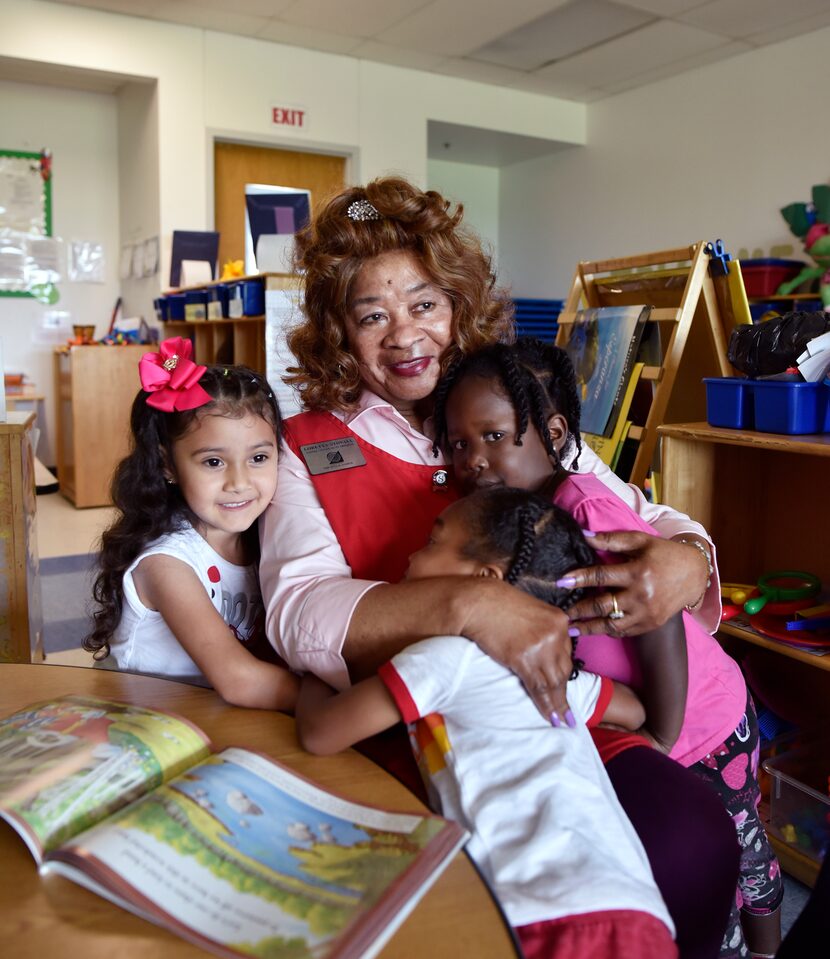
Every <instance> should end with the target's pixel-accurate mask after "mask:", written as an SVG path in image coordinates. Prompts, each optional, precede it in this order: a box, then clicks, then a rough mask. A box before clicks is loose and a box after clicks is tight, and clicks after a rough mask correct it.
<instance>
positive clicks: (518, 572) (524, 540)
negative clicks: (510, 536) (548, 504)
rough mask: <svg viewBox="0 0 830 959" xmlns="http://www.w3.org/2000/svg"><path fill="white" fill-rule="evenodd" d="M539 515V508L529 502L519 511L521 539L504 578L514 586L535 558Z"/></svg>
mask: <svg viewBox="0 0 830 959" xmlns="http://www.w3.org/2000/svg"><path fill="white" fill-rule="evenodd" d="M538 517H539V511H538V509H534V508H533V506H532V505H531V504H530V503H528V505H527V506H524V507H522V509H521V510H520V511H519V523H518V526H519V529H518V533H519V539H518V543H517V545H516V553H515V555H514V556H513V562H512V563H511V564H510V568H509V569H508V570H507V573H505V576H504V578H505V579H506V580H507V582H508V583H512V584H513V585H514V586H515V585H516V582H517V581H518V579H519V578H520V577H521V576H522V574H523V573H524V572H525V570H526V569H527V568H528V567H529V566H530V561H531V559H532V558H533V549H534V547H535V545H536V520H537V519H538Z"/></svg>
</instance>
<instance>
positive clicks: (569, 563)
mask: <svg viewBox="0 0 830 959" xmlns="http://www.w3.org/2000/svg"><path fill="white" fill-rule="evenodd" d="M461 503H462V509H463V510H464V517H465V520H466V521H467V525H468V531H469V533H470V536H469V538H468V540H467V542H466V543H465V545H464V547H463V549H462V552H463V553H464V555H465V556H467V557H469V558H470V559H474V560H476V561H477V562H482V563H494V564H496V565H498V566H500V567H501V568H502V569H503V570H504V574H505V575H504V578H505V580H506V581H507V582H508V583H512V584H513V585H514V586H517V587H518V588H519V589H521V590H523V591H524V592H526V593H530V594H531V595H532V596H535V597H537V599H541V600H543V601H544V602H546V603H549V604H550V605H551V606H558V607H559V609H568V608H569V607H570V606H572V605H573V604H574V603H575V602H577V601H578V600H579V599H581V598H582V596H583V595H584V593H585V590H584V589H580V588H577V589H572V590H567V589H562V588H560V587H558V586H557V585H556V581H557V580H558V579H559V578H560V577H562V576H564V575H565V573H568V572H570V570H572V569H577V568H579V567H582V566H594V565H596V563H597V562H598V560H597V554H596V553H595V552H594V550H593V548H592V547H591V546H589V544H588V543H587V541H586V540H585V537H584V536H583V534H582V530H581V529H580V527H579V524H578V523H577V522H576V520H575V519H574V518H573V517H572V516H571V514H570V513H568V512H567V511H566V510H563V509H561V508H560V507H559V506H555V505H554V504H553V503H551V501H550V500H549V499H547V498H546V497H544V496H540V495H538V494H537V493H531V492H530V491H529V490H522V489H513V488H511V487H509V486H498V487H490V488H487V489H480V490H476V491H475V492H474V493H472V494H470V496H467V497H466V498H465V499H463V500H461ZM575 649H576V642H574V650H575ZM582 665H583V664H582V663H581V662H580V661H579V660H577V659H575V660H574V672H573V674H572V676H571V678H572V679H573V678H574V676H576V673H577V672H578V671H579V669H580V668H581V666H582Z"/></svg>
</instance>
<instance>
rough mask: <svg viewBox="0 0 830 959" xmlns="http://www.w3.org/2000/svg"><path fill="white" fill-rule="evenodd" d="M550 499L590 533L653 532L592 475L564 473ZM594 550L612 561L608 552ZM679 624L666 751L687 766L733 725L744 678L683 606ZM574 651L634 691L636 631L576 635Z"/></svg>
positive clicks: (742, 701)
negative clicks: (675, 701) (673, 731)
mask: <svg viewBox="0 0 830 959" xmlns="http://www.w3.org/2000/svg"><path fill="white" fill-rule="evenodd" d="M553 501H554V503H556V505H557V506H561V507H562V509H564V510H567V511H568V512H569V513H570V514H571V515H572V516H573V517H574V518H575V519H576V521H577V522H578V523H579V525H580V526H581V527H582V528H583V529H589V530H592V531H593V532H595V533H604V532H610V531H611V530H621V529H631V530H642V531H643V532H645V533H652V534H654V535H656V532H655V529H654V528H653V527H652V526H649V524H648V523H647V522H645V521H644V520H643V518H642V517H641V516H637V514H636V513H634V512H633V511H632V510H630V509H629V508H628V506H626V504H625V503H623V502H622V501H621V500H620V499H619V498H618V497H617V496H615V495H614V494H612V493H611V492H610V491H609V489H608V487H607V486H605V485H604V484H603V483H601V482H600V481H599V479H597V477H596V476H591V475H587V476H581V475H571V476H569V477H568V478H567V479H566V480H565V481H564V482H562V483H561V484H560V485H559V486H558V487H557V489H556V492H555V493H554V494H553ZM600 556H601V558H602V559H603V560H608V559H610V561H611V562H614V557H613V554H610V553H604V554H603V553H601V554H600ZM683 625H684V627H685V630H686V649H687V654H688V675H689V685H688V691H687V694H686V712H685V714H684V717H683V726H682V728H681V730H680V735H679V736H678V738H677V742H676V743H675V744H674V747H673V748H672V750H671V752H670V753H669V755H670V756H671V758H672V759H676V760H677V761H678V762H679V763H681V764H682V765H684V766H690V765H691V764H692V763H695V762H697V761H698V760H699V759H702V758H703V757H704V756H705V755H706V754H707V753H709V752H711V750H712V749H714V748H715V747H716V746H719V745H720V744H721V743H722V742H723V741H724V740H725V739H726V737H727V736H728V735H729V734H730V733H731V732H732V731H733V730H734V729H735V727H736V726H737V725H738V723H739V721H740V719H741V716H742V715H743V713H744V710H745V709H746V684H745V683H744V678H743V674H742V673H741V670H740V667H739V666H738V664H737V663H736V662H735V660H734V659H732V658H731V656H728V655H727V654H726V653H725V652H724V651H723V649H721V647H720V644H719V643H718V641H717V640H716V639H714V637H712V636H710V635H709V633H707V632H705V631H704V630H703V629H702V628H701V627H700V626H699V625H698V624H697V623H696V622H695V621H694V619H692V617H691V616H690V615H689V613H687V612H684V613H683ZM577 655H578V656H579V658H580V659H582V660H583V661H584V662H585V668H586V669H587V670H589V671H590V672H592V673H597V674H598V675H600V676H607V677H609V678H610V679H615V680H618V681H619V682H622V683H626V685H628V686H631V687H632V689H634V690H635V691H637V690H638V689H641V688H642V681H641V675H640V668H639V658H638V653H637V638H636V637H631V638H629V637H625V638H623V639H619V638H617V637H616V636H605V635H603V636H582V637H581V638H580V640H579V645H578V646H577Z"/></svg>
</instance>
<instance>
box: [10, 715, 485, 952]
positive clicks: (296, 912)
mask: <svg viewBox="0 0 830 959" xmlns="http://www.w3.org/2000/svg"><path fill="white" fill-rule="evenodd" d="M125 716H126V717H127V719H126V720H125V718H124V717H125ZM170 723H173V724H175V723H179V724H180V725H181V729H178V728H177V727H176V726H175V725H169V724H170ZM56 725H58V726H61V727H62V729H60V730H59V729H56V728H54V727H55V726H56ZM125 725H126V726H128V727H130V729H129V732H126V731H125V730H124V729H122V727H123V726H125ZM133 727H136V728H135V729H133ZM157 727H158V728H157ZM148 728H149V729H150V733H149V734H148V733H147V732H146V730H147V729H148ZM159 729H162V730H163V731H164V732H166V733H168V734H169V735H168V737H165V736H164V735H161V736H160V738H161V739H162V740H163V742H164V743H165V744H168V745H169V753H168V754H167V755H164V754H163V750H164V748H165V746H161V747H160V749H161V751H162V755H161V756H158V755H156V753H155V751H154V749H155V745H156V743H155V738H159V737H156V734H157V733H158V731H159ZM63 730H71V732H64V731H63ZM114 730H115V731H116V732H113V731H114ZM178 734H180V735H178ZM32 736H34V737H35V740H34V745H33V746H32V744H27V737H28V738H31V737H32ZM43 736H46V739H43V738H42V737H43ZM55 736H58V737H59V738H58V739H54V737H55ZM124 736H129V737H132V740H137V741H138V742H137V743H136V742H133V741H132V740H131V741H130V743H129V746H128V747H127V748H122V746H121V745H120V739H121V738H123V737H124ZM174 739H176V740H177V742H174V741H173V740H174ZM113 742H116V744H117V745H118V751H117V752H116V751H114V750H112V749H111V746H112V744H113ZM148 743H149V744H151V745H152V746H153V747H154V748H149V745H148ZM207 743H208V741H207V738H206V737H205V736H204V735H203V734H201V733H200V732H199V731H198V730H196V729H195V727H192V726H190V724H189V723H187V721H186V720H179V719H177V718H176V717H174V716H172V715H169V714H165V713H162V712H159V711H154V710H142V709H141V708H140V707H133V706H126V705H124V704H118V703H110V702H107V701H104V700H96V699H94V698H91V697H89V698H88V697H64V698H63V699H61V700H56V701H54V702H53V703H50V704H41V705H39V706H35V707H31V708H30V709H27V710H22V711H21V712H19V713H16V714H15V715H14V716H12V717H10V718H9V719H8V720H5V721H4V722H3V723H2V724H0V765H2V769H3V773H4V774H5V773H6V768H7V763H6V759H10V760H15V761H16V762H17V763H18V765H16V766H15V767H14V772H13V775H10V776H9V777H8V780H9V783H10V785H9V786H8V788H7V787H5V786H4V787H3V789H2V791H0V815H2V816H3V817H4V818H5V819H7V821H8V822H9V823H10V824H11V825H12V826H13V827H14V828H15V829H16V830H17V831H18V832H19V833H20V834H21V835H22V836H23V837H24V839H26V841H27V843H28V844H29V847H30V849H31V850H32V852H33V854H34V855H35V858H36V859H38V860H39V861H41V862H42V865H41V871H42V872H43V873H50V872H54V873H58V874H60V875H62V876H65V877H66V878H69V879H71V880H72V881H74V882H76V883H78V884H80V885H83V886H85V887H86V888H88V889H91V890H92V891H94V892H96V893H98V894H99V895H102V896H104V897H106V898H108V899H110V900H112V901H113V902H115V903H116V904H118V905H120V906H122V907H123V908H125V909H128V910H130V911H132V912H134V913H136V914H137V915H139V916H142V917H143V918H145V919H148V920H150V921H152V922H155V923H157V924H158V925H161V926H164V927H165V928H167V929H169V930H171V931H173V932H175V933H177V934H178V935H180V936H182V937H183V938H186V939H188V940H190V941H192V942H195V943H196V944H197V945H200V946H202V947H204V948H207V949H210V950H212V951H213V952H215V953H217V954H218V955H222V956H252V957H269V959H280V957H285V959H334V957H338V959H341V957H342V959H346V957H355V959H357V957H367V956H370V955H374V954H375V952H376V951H377V950H379V949H380V948H381V946H382V945H383V943H384V942H386V940H387V939H388V937H389V936H390V935H391V934H392V932H393V931H394V930H395V929H396V928H397V926H398V925H399V924H400V923H401V922H402V921H403V919H404V918H405V917H406V915H407V914H408V912H409V911H410V910H411V909H412V907H413V906H414V905H415V903H416V902H417V901H418V900H419V899H420V898H421V896H422V895H423V894H424V892H425V891H426V890H427V889H428V888H429V886H430V885H431V884H432V883H433V882H434V881H435V879H436V878H437V877H438V876H439V875H440V873H441V872H442V871H443V869H444V868H445V866H446V865H447V864H448V863H449V862H450V861H451V859H452V857H453V856H454V854H455V853H456V852H457V850H458V849H459V848H460V847H461V845H462V844H463V842H464V841H465V839H466V834H465V833H464V831H463V830H462V829H461V828H460V827H459V826H457V825H456V824H454V823H450V822H448V821H447V820H444V819H442V818H441V817H438V816H434V815H432V814H429V813H426V814H424V815H413V814H398V813H393V812H388V811H385V810H382V809H377V808H374V807H371V806H365V805H362V804H359V803H354V802H351V801H348V800H345V799H342V798H340V797H338V796H336V795H334V794H332V793H330V792H328V791H326V790H323V789H321V788H320V787H318V786H316V785H314V784H313V783H311V782H309V781H308V780H306V779H304V778H303V777H301V776H298V775H297V774H295V773H293V772H292V771H291V770H289V769H287V768H285V767H283V766H281V765H280V764H279V763H276V762H274V761H273V760H270V759H268V758H267V757H265V756H262V755H260V754H258V753H253V752H250V751H247V750H244V749H238V748H234V747H231V748H228V749H225V750H223V751H222V752H221V753H218V754H216V755H209V754H207V749H208V745H207ZM30 746H31V748H32V749H33V750H34V751H33V752H31V750H30ZM102 746H103V747H106V748H104V749H103V750H102V748H101V747H102ZM17 747H22V748H19V749H18V748H17ZM194 747H195V749H194ZM4 750H5V751H4ZM188 756H189V757H190V758H189V759H188V758H187V757H188ZM194 756H195V761H194ZM27 757H28V758H27ZM125 757H128V758H126V759H125ZM119 761H120V765H117V763H119ZM110 763H112V764H111V765H109V764H110ZM26 769H28V771H29V772H28V773H27V772H26V771H25V770H26ZM171 769H175V772H174V773H170V772H169V770H171ZM93 794H95V795H96V796H97V795H99V794H100V798H101V801H100V802H98V803H97V804H96V803H92V802H91V796H92V795H93ZM56 824H57V825H56ZM70 826H71V828H72V830H73V832H72V834H71V837H70V838H68V839H66V840H65V841H63V842H62V843H60V844H58V840H57V839H56V838H55V837H56V836H58V835H62V834H63V830H64V829H65V828H69V827H70ZM42 835H45V836H48V837H49V849H48V850H46V851H45V852H44V851H42V849H41V847H40V845H39V843H40V838H41V836H42Z"/></svg>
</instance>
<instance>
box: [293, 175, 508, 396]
mask: <svg viewBox="0 0 830 959" xmlns="http://www.w3.org/2000/svg"><path fill="white" fill-rule="evenodd" d="M360 200H363V201H368V202H369V203H370V204H371V205H372V206H373V207H374V208H375V210H377V212H378V214H379V219H366V220H353V219H351V218H350V217H349V216H348V215H347V210H348V209H349V207H350V206H351V205H352V204H353V203H355V202H357V201H360ZM462 216H463V207H462V206H461V205H460V204H459V205H458V206H456V207H455V209H453V210H451V209H450V203H449V201H448V200H446V199H444V197H443V196H441V194H440V193H436V192H435V191H434V190H428V191H423V190H419V189H418V188H417V187H415V186H413V185H412V184H411V183H409V182H408V181H407V180H404V179H402V178H400V177H383V178H379V179H377V180H372V181H371V182H370V183H368V184H367V185H366V186H365V187H350V188H347V189H345V190H343V191H342V192H340V193H338V194H336V195H335V196H334V197H332V198H331V199H330V200H329V201H328V202H327V203H326V204H325V205H324V206H323V207H322V208H321V209H320V210H319V211H318V212H317V213H316V215H315V216H314V217H313V218H312V220H311V222H310V223H309V224H308V225H307V226H306V227H304V228H303V229H302V230H300V231H299V232H298V233H297V236H296V244H295V255H294V266H295V269H296V271H297V272H298V273H299V274H300V276H301V282H302V287H303V293H304V303H303V313H304V317H305V318H304V320H303V322H302V323H300V324H299V325H298V326H296V327H295V328H294V329H293V330H291V332H290V333H289V336H288V346H289V348H290V349H291V351H292V352H293V354H294V356H295V357H296V359H297V366H296V367H292V368H290V369H289V371H288V372H289V375H288V376H286V377H284V380H285V382H286V383H289V384H291V385H292V386H295V387H296V388H297V389H298V390H299V391H300V393H301V395H302V398H303V403H304V405H305V406H306V408H307V409H313V410H333V409H338V410H348V409H351V408H353V407H354V405H355V404H356V403H357V400H358V398H359V396H360V392H361V389H362V384H361V375H360V370H359V368H358V365H357V361H356V360H355V359H354V357H353V356H352V353H351V351H350V348H349V344H348V342H347V340H346V327H345V317H346V310H347V307H348V304H349V300H350V291H351V289H352V286H353V284H354V282H355V280H356V278H357V276H358V274H359V272H360V270H361V268H362V267H363V265H364V264H365V263H366V262H367V260H371V259H373V258H374V257H376V256H380V255H381V254H382V253H390V252H396V251H401V250H403V251H407V252H410V253H412V254H413V255H414V256H415V257H416V258H417V259H418V261H419V262H420V263H421V265H422V266H423V268H424V270H425V271H426V273H427V274H428V276H429V277H430V278H431V280H432V282H433V283H435V284H436V286H438V287H439V288H440V289H441V290H442V291H443V292H444V293H445V294H446V295H447V296H448V297H449V298H450V301H451V302H452V308H453V317H452V341H453V344H454V348H451V349H450V350H449V351H448V354H447V356H446V357H445V362H448V361H449V358H450V356H451V355H452V354H454V353H456V352H459V351H460V352H461V353H468V352H471V351H473V350H476V349H478V348H480V347H482V346H485V345H486V344H488V343H494V342H497V341H499V340H509V339H512V336H513V304H512V300H511V299H510V298H509V296H508V294H507V293H506V291H504V290H501V289H498V288H497V287H496V279H495V274H494V273H493V269H492V265H491V262H490V258H489V257H488V256H487V255H486V254H485V253H484V251H483V249H482V246H481V242H480V240H479V239H478V237H476V236H475V235H474V234H472V233H471V232H469V231H467V230H465V229H464V228H463V227H462V226H461V219H462Z"/></svg>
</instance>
